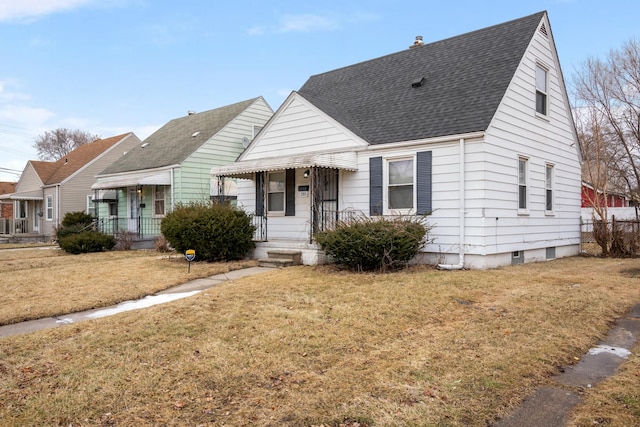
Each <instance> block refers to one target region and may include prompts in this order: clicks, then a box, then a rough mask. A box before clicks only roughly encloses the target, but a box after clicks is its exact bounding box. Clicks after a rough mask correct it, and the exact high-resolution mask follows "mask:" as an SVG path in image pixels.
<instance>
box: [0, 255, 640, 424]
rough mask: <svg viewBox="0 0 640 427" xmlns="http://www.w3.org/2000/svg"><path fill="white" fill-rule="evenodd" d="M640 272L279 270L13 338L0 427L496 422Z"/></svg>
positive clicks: (584, 339)
mask: <svg viewBox="0 0 640 427" xmlns="http://www.w3.org/2000/svg"><path fill="white" fill-rule="evenodd" d="M100 255H101V254H95V255H90V256H100ZM139 256H141V257H142V255H139ZM125 259H129V258H123V259H121V261H120V263H119V264H118V263H114V264H113V265H112V269H113V270H114V271H118V273H119V270H120V269H126V268H127V267H125V266H126V265H127V264H126V261H125ZM90 261H91V258H87V259H86V263H85V264H86V265H90V264H91V263H90ZM165 262H166V263H167V264H169V263H170V261H168V260H158V263H157V264H154V268H156V269H159V270H162V269H164V268H165V266H164V263H165ZM118 265H120V267H117V266H118ZM67 268H68V269H70V270H72V271H73V273H69V274H70V276H69V277H74V276H75V275H79V274H80V275H82V274H85V273H86V272H87V268H82V267H80V266H78V265H76V263H73V264H71V265H70V266H68V267H67ZM639 268H640V261H639V260H604V259H597V258H572V259H563V260H556V261H552V262H545V263H538V264H527V265H523V266H514V267H506V268H502V269H498V270H491V271H453V272H444V271H436V270H433V269H429V268H413V269H410V270H407V271H402V272H397V273H391V274H353V273H346V272H338V271H335V270H333V269H332V268H330V267H316V268H313V267H295V268H287V269H282V270H274V271H272V272H268V273H264V274H261V275H258V276H253V277H246V278H244V279H240V280H236V281H232V282H225V283H223V284H222V285H220V286H217V287H215V288H212V289H210V290H208V291H205V292H202V293H200V294H197V295H196V296H193V297H190V298H186V299H183V300H179V301H174V302H172V303H167V304H164V305H160V306H155V307H151V308H148V309H144V310H138V311H132V312H126V313H122V314H119V315H115V316H112V317H107V318H101V319H96V320H92V321H86V322H81V323H77V324H72V325H67V326H62V327H59V328H56V329H53V330H48V331H41V332H36V333H32V334H29V335H24V336H14V337H10V338H5V339H1V340H0V395H2V399H0V424H1V425H7V426H23V425H61V426H62V425H64V426H68V425H73V426H88V425H103V426H106V425H116V426H139V425H166V426H184V425H190V426H200V425H201V426H221V425H227V426H242V425H256V426H332V427H336V426H340V425H344V426H349V427H351V426H355V425H359V426H438V425H439V426H486V425H490V424H491V423H492V422H493V421H494V420H495V419H496V418H498V417H500V416H503V415H506V414H508V413H509V412H510V411H511V408H512V407H513V406H514V405H517V404H518V403H519V402H520V401H521V400H522V399H523V398H525V397H526V396H528V395H529V394H530V393H531V392H532V391H533V390H534V389H535V388H537V387H538V386H540V385H544V384H549V381H550V379H549V376H550V375H553V374H554V373H556V372H557V370H558V367H559V366H562V365H565V364H569V363H572V362H575V358H577V357H580V356H581V355H582V354H583V353H585V352H586V351H587V350H588V349H589V348H590V347H592V346H594V345H595V344H597V342H598V340H599V338H601V337H602V336H604V334H605V333H606V331H607V330H608V328H609V327H610V325H611V322H612V321H613V320H614V319H615V318H616V317H618V316H620V315H621V314H623V313H624V312H625V310H627V309H628V308H629V307H631V306H632V305H634V304H636V303H638V302H639V301H640V286H639V283H638V278H637V275H636V274H635V273H634V272H637V271H638V269H639ZM60 269H61V270H60V271H63V270H64V268H63V267H60ZM162 271H164V270H162ZM192 271H193V266H192ZM10 274H11V275H14V278H15V279H18V278H19V277H20V275H21V274H22V273H21V272H20V271H17V272H15V273H10ZM166 274H167V273H165V275H166ZM4 275H5V274H4V273H3V276H4ZM3 280H4V279H3ZM155 280H157V279H155ZM116 281H117V280H116ZM140 282H145V279H144V276H140V279H139V280H137V281H136V283H138V284H140ZM86 283H87V286H88V287H89V289H91V290H93V291H94V292H97V291H98V290H99V289H100V287H101V286H102V284H101V283H100V282H99V281H88V282H86ZM87 293H90V292H87ZM34 305H37V304H34ZM635 366H637V365H635ZM625 384H629V383H625ZM632 384H633V383H632ZM635 384H636V385H637V382H636V383H635ZM598 387H599V386H597V387H595V388H594V389H593V392H594V393H595V392H597V391H598ZM633 387H635V385H627V388H628V389H629V388H633ZM626 391H629V390H626ZM631 396H633V395H631ZM594 402H596V401H594ZM596 404H597V403H594V404H593V405H591V404H590V403H589V402H587V404H586V405H585V406H583V407H581V410H580V411H581V412H580V414H579V415H580V416H581V417H584V418H580V423H584V424H580V425H593V421H594V420H595V418H594V417H596V416H598V417H604V415H603V414H602V413H601V412H599V413H598V414H597V415H596V414H595V412H594V407H595V405H596ZM633 410H635V409H633V408H631V409H625V408H624V406H622V405H620V406H618V407H616V410H615V413H613V414H611V415H606V416H607V417H609V418H610V423H609V425H628V424H624V422H625V420H628V419H629V418H628V417H629V416H633V413H632V412H630V411H633ZM625 411H626V412H625ZM591 414H594V415H593V416H592V415H591ZM625 417H627V418H625ZM620 420H622V421H620ZM616 423H617V424H616Z"/></svg>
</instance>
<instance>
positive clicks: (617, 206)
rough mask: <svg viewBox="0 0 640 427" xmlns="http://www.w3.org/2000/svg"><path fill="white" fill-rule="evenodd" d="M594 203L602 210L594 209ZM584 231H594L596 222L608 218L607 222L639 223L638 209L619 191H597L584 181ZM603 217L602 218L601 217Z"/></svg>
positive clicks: (639, 214)
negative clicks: (615, 220) (592, 226)
mask: <svg viewBox="0 0 640 427" xmlns="http://www.w3.org/2000/svg"><path fill="white" fill-rule="evenodd" d="M594 202H597V203H598V207H599V208H600V209H594ZM581 207H582V209H581V212H582V225H583V230H582V231H592V228H591V224H592V223H593V221H594V219H595V220H601V219H603V218H604V217H605V216H606V219H607V220H609V221H610V220H611V219H612V218H614V217H615V218H616V219H617V220H626V221H629V220H632V221H637V220H638V218H640V212H638V207H637V206H634V205H633V204H632V203H630V200H629V198H628V197H627V196H626V195H625V194H623V193H620V192H617V191H613V190H612V191H607V192H606V193H605V192H603V191H602V190H597V191H596V189H595V188H594V187H593V185H591V184H589V183H588V182H586V181H582V205H581ZM601 216H602V217H601Z"/></svg>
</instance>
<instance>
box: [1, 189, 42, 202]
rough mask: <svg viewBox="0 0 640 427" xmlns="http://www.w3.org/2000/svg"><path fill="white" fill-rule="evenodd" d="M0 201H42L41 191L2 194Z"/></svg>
mask: <svg viewBox="0 0 640 427" xmlns="http://www.w3.org/2000/svg"><path fill="white" fill-rule="evenodd" d="M0 199H5V200H6V199H9V200H42V199H43V197H42V190H32V191H21V192H19V193H11V194H3V195H2V196H0Z"/></svg>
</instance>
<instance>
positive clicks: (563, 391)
mask: <svg viewBox="0 0 640 427" xmlns="http://www.w3.org/2000/svg"><path fill="white" fill-rule="evenodd" d="M639 338H640V304H638V305H636V306H635V307H633V308H632V309H631V310H630V311H629V312H628V313H627V315H626V316H625V317H623V318H622V319H619V320H618V321H617V322H616V324H615V325H614V327H613V328H612V329H611V330H610V331H609V334H608V335H607V336H606V337H605V338H604V340H602V342H601V343H600V344H599V345H598V346H596V347H594V348H592V349H591V350H589V352H588V353H587V354H585V355H584V356H583V357H582V358H581V359H580V361H579V362H578V363H576V364H575V365H572V366H569V367H565V368H564V369H561V372H560V374H558V375H556V377H555V378H554V380H555V382H556V383H557V385H555V386H551V387H542V388H539V389H538V390H536V392H535V393H534V394H533V395H532V396H530V397H529V398H527V399H526V400H525V401H524V402H523V403H522V405H520V406H519V407H518V408H517V409H516V410H515V411H514V412H513V413H512V414H511V415H510V416H509V417H507V418H504V419H502V420H500V421H498V422H497V423H495V424H494V427H564V426H565V425H566V424H567V421H568V418H569V413H570V412H571V410H572V409H573V408H574V407H575V406H576V405H577V404H578V403H580V391H581V390H583V389H585V388H591V387H593V386H595V385H596V384H598V383H599V382H600V381H602V380H604V379H606V378H607V377H609V376H612V375H613V374H615V372H616V371H617V369H618V367H619V366H620V364H621V363H622V362H624V361H625V360H626V359H627V358H628V357H629V355H630V354H631V349H632V348H633V347H635V345H636V344H637V343H638V339H639Z"/></svg>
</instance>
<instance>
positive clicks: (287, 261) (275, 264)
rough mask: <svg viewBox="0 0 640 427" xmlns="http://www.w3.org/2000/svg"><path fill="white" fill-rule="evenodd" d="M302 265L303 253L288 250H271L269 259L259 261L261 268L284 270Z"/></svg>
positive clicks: (268, 252) (268, 253)
mask: <svg viewBox="0 0 640 427" xmlns="http://www.w3.org/2000/svg"><path fill="white" fill-rule="evenodd" d="M300 264H302V252H300V251H296V250H288V249H271V250H269V251H267V258H263V259H259V260H258V265H259V266H260V267H272V268H282V267H290V266H292V265H300Z"/></svg>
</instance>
